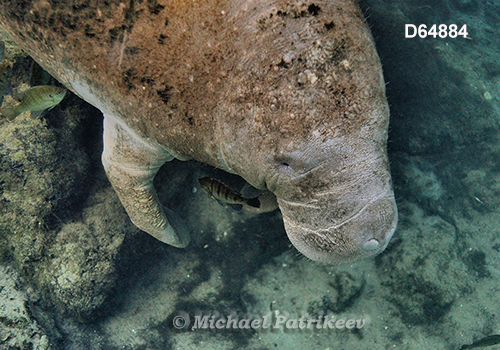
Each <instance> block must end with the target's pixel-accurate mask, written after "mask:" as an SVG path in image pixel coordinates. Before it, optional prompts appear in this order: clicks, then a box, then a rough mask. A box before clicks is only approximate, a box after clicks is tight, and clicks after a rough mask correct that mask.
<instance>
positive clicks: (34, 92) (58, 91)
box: [0, 85, 66, 120]
mask: <svg viewBox="0 0 500 350" xmlns="http://www.w3.org/2000/svg"><path fill="white" fill-rule="evenodd" d="M64 96H66V89H63V88H60V87H57V86H49V85H41V86H34V87H32V88H31V89H28V90H26V91H25V92H24V93H23V94H22V100H21V102H20V103H18V104H17V105H15V106H13V107H2V108H0V113H1V114H2V115H4V116H6V117H7V118H9V120H13V119H14V118H15V117H17V116H18V115H19V114H21V113H23V112H27V111H32V112H43V111H44V110H46V109H47V108H53V107H54V106H55V105H57V104H59V102H61V101H62V99H63V98H64Z"/></svg>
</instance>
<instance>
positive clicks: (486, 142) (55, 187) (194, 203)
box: [0, 0, 500, 350]
mask: <svg viewBox="0 0 500 350" xmlns="http://www.w3.org/2000/svg"><path fill="white" fill-rule="evenodd" d="M160 2H161V1H160ZM138 3H140V1H139V2H138ZM148 3H149V2H148ZM151 4H152V5H154V4H155V2H154V1H152V2H151ZM361 7H362V9H363V11H364V13H365V15H366V16H367V17H368V23H369V25H370V27H371V30H372V33H373V36H374V37H375V41H376V45H377V50H378V53H379V56H380V58H381V61H382V64H383V68H384V76H385V80H386V82H387V96H388V101H389V104H390V107H391V124H390V130H389V143H388V152H389V158H390V161H391V172H392V176H393V182H394V188H395V193H396V197H397V202H398V208H399V212H400V219H399V220H400V222H399V226H398V228H397V231H396V233H395V234H394V237H393V239H392V241H391V243H390V244H389V246H388V248H387V249H386V251H385V252H384V253H382V254H381V255H379V256H377V257H376V258H374V259H370V260H366V261H361V262H358V263H353V264H349V265H345V266H329V265H320V264H317V263H315V262H312V261H309V260H307V259H304V258H303V257H301V256H299V255H298V253H297V252H296V251H295V249H294V248H293V247H292V246H291V245H290V242H289V240H288V238H287V237H286V233H285V231H284V229H283V224H282V220H281V217H280V213H279V212H273V213H269V214H264V215H261V216H246V215H244V214H242V213H240V212H235V211H233V210H232V209H230V208H227V207H223V206H220V205H219V204H217V203H216V202H215V201H214V200H213V199H212V198H210V197H209V196H208V194H206V193H205V192H203V191H202V190H201V189H200V188H199V186H197V185H196V179H198V178H200V177H203V176H207V175H209V176H214V177H219V178H225V179H226V181H228V182H229V183H232V184H234V186H236V185H241V183H240V180H238V179H235V178H232V177H229V176H227V175H226V174H224V173H223V172H221V171H219V170H215V169H212V168H210V167H208V166H205V165H203V164H199V163H196V162H179V161H173V162H171V163H168V164H167V165H166V166H165V167H163V168H162V170H161V171H160V173H159V174H158V175H157V177H156V179H155V186H156V188H157V189H158V193H159V196H160V198H161V201H162V202H163V203H164V204H165V205H167V206H169V207H171V208H176V210H177V211H178V212H179V213H181V216H182V217H183V218H184V219H185V220H186V221H187V222H188V224H189V226H190V227H191V229H192V230H193V232H196V233H195V238H194V240H193V243H192V244H191V246H190V247H189V248H188V249H176V248H172V247H169V246H167V245H164V244H160V243H159V242H158V241H156V240H155V239H153V238H151V237H149V236H148V235H146V234H145V233H143V232H140V231H139V230H137V229H136V228H135V227H134V226H133V225H132V224H131V223H130V221H129V219H128V217H127V216H126V214H125V212H124V210H123V208H122V206H121V205H120V203H119V201H118V199H117V197H116V195H115V194H114V192H113V190H112V189H111V187H110V185H109V182H108V181H107V179H106V176H105V174H104V171H103V169H102V166H101V164H100V152H101V149H102V144H101V140H100V138H101V134H102V126H101V123H102V120H101V118H102V117H101V115H100V113H99V111H97V110H96V109H94V108H93V107H90V106H89V105H87V104H86V103H85V102H83V101H82V100H80V99H79V98H77V97H76V96H74V95H69V96H67V97H66V99H65V100H64V101H63V102H62V103H61V104H60V105H58V106H56V108H54V109H53V110H51V111H49V112H47V113H45V114H44V115H42V117H41V118H38V119H33V118H30V117H29V116H20V117H19V118H16V120H14V121H13V122H11V123H9V122H7V121H5V120H4V119H2V120H0V167H1V169H0V173H1V178H0V214H1V219H0V258H1V260H0V261H1V264H0V265H1V268H0V306H1V307H0V349H31V348H36V349H201V348H203V349H212V348H213V349H325V350H326V349H332V350H333V349H367V350H368V349H458V348H460V346H462V345H463V344H470V343H472V342H473V341H476V340H478V339H481V338H483V337H486V336H489V335H492V334H499V333H500V323H499V308H498V305H500V300H499V296H500V293H499V288H500V287H499V283H498V282H499V280H500V275H499V274H500V235H499V232H500V215H499V212H498V208H499V204H500V196H499V194H500V166H499V159H500V146H499V145H500V138H499V132H500V119H499V118H500V63H499V57H500V52H499V50H500V35H499V23H500V3H498V2H494V1H487V2H479V1H474V0H454V1H444V2H440V3H439V4H437V3H434V2H430V1H415V0H408V1H401V2H391V1H383V0H380V1H378V0H373V1H363V2H362V3H361ZM405 24H415V25H417V26H418V25H420V24H426V25H427V26H428V27H431V25H432V24H437V25H439V24H447V25H450V24H457V25H458V28H461V27H462V26H463V25H467V31H468V37H467V38H464V37H461V36H458V37H457V38H450V37H447V38H439V37H437V38H433V37H432V35H431V36H428V37H427V38H425V39H423V38H419V37H418V36H417V37H415V38H405V37H404V35H405ZM4 40H5V41H6V49H5V54H4V59H3V61H2V63H1V66H0V69H1V72H0V74H1V76H0V93H1V94H2V95H4V96H7V95H9V96H10V95H15V93H16V90H17V89H19V88H20V87H21V88H22V86H24V85H22V84H26V85H25V86H29V85H30V78H32V75H33V68H32V61H31V59H30V58H29V57H28V56H26V55H25V54H23V53H22V52H21V51H20V50H18V49H17V48H16V47H15V45H14V46H13V45H12V43H11V42H9V41H8V40H7V39H5V38H4ZM49 84H58V83H57V82H56V81H55V80H51V81H50V82H49ZM212 316H214V317H213V318H211V317H212ZM204 317H205V318H204ZM325 317H326V318H325ZM332 317H334V318H333V319H332ZM231 319H238V320H248V322H242V323H238V324H237V326H236V328H237V329H234V328H233V325H234V323H230V322H229V320H231ZM339 319H340V320H345V321H346V322H347V321H349V320H354V321H355V322H357V323H343V322H340V323H337V320H339ZM204 320H205V321H204ZM216 320H223V321H221V322H219V323H216V322H215V321H216ZM254 320H257V321H258V322H257V321H256V322H257V323H253V326H252V323H251V322H252V321H254ZM264 321H266V322H268V325H270V327H265V325H264V324H263V322H264ZM286 321H289V322H288V323H287V322H286ZM184 322H188V323H187V324H188V325H189V326H187V325H186V326H185V323H184ZM238 322H239V321H238ZM228 324H229V325H230V327H229V328H228V327H227V326H228ZM347 324H349V325H355V326H353V327H352V329H346V327H345V325H347ZM193 326H197V328H195V329H193ZM275 326H279V327H276V328H275Z"/></svg>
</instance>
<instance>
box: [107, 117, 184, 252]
mask: <svg viewBox="0 0 500 350" xmlns="http://www.w3.org/2000/svg"><path fill="white" fill-rule="evenodd" d="M103 138H104V150H103V153H102V163H103V165H104V169H105V171H106V175H107V176H108V179H109V181H110V182H111V184H112V185H113V188H114V189H115V191H116V193H117V194H118V197H119V198H120V201H121V202H122V204H123V206H124V207H125V210H126V211H127V213H128V215H129V217H130V219H131V220H132V222H133V223H134V224H135V225H136V226H137V227H138V228H140V229H141V230H143V231H145V232H147V233H149V234H150V235H152V236H153V237H155V238H156V239H158V240H160V241H162V242H164V243H167V244H170V245H173V246H174V247H178V248H184V247H186V246H187V245H188V244H189V241H190V234H189V230H188V229H187V227H186V225H185V224H184V222H183V221H182V219H181V218H180V217H178V216H177V214H175V213H174V212H173V211H172V210H170V209H167V208H162V205H161V204H160V202H159V200H158V195H157V194H156V190H155V189H154V187H153V179H154V177H155V175H156V173H157V172H158V170H159V169H160V168H161V166H162V165H163V164H164V163H165V162H167V161H171V160H172V159H173V158H174V157H173V156H172V155H171V154H170V153H168V152H167V151H166V150H165V149H164V148H162V147H161V146H160V145H158V144H155V143H153V142H150V141H148V140H145V139H144V138H141V137H140V136H139V135H137V134H136V133H135V132H134V131H132V130H131V129H130V128H129V127H128V126H127V125H126V124H125V123H124V122H122V121H121V120H119V119H118V118H116V117H115V116H113V115H105V116H104V134H103Z"/></svg>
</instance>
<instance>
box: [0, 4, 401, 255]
mask: <svg viewBox="0 0 500 350" xmlns="http://www.w3.org/2000/svg"><path fill="white" fill-rule="evenodd" d="M0 27H1V29H2V30H3V31H5V32H7V33H8V35H9V36H10V37H11V38H12V40H13V41H14V42H16V43H17V44H18V45H19V46H20V47H21V48H22V49H23V50H25V52H26V53H27V54H29V55H30V56H31V57H32V58H33V59H34V60H35V61H36V62H37V63H38V64H39V65H40V66H41V67H43V69H45V70H46V71H48V72H49V73H50V74H51V75H52V76H53V77H55V78H56V79H58V80H59V82H60V83H62V84H63V85H64V86H66V87H67V88H68V89H70V90H71V91H72V92H74V93H75V94H77V95H78V96H80V97H81V98H82V99H84V100H85V101H87V102H88V103H90V104H92V105H93V106H95V107H97V108H98V109H99V110H101V111H102V113H103V115H104V133H103V138H104V150H103V153H102V163H103V165H104V169H105V171H106V174H107V176H108V179H109V181H110V182H111V184H112V186H113V187H114V189H115V191H116V193H117V194H118V196H119V198H120V200H121V202H122V204H123V206H124V207H125V209H126V211H127V213H128V215H129V217H130V219H131V220H132V222H133V223H134V224H135V225H136V226H137V227H138V228H140V229H141V230H143V231H145V232H147V233H149V234H151V235H152V236H154V237H155V238H157V239H158V240H160V241H162V242H165V243H167V244H170V245H172V246H175V247H186V246H187V245H188V243H189V241H190V232H189V230H188V229H187V228H186V225H185V224H184V223H183V221H182V220H181V219H180V218H179V217H178V216H177V214H175V213H174V211H172V210H171V209H168V208H164V207H162V205H160V203H159V200H158V196H157V193H156V191H155V189H154V187H153V178H154V176H155V174H156V173H157V171H158V169H159V168H160V167H161V166H162V165H163V164H164V163H166V162H168V161H170V160H172V159H174V158H176V159H179V160H196V161H199V162H203V163H206V164H209V165H211V166H214V167H217V168H219V169H222V170H224V171H226V172H229V173H233V174H237V175H239V176H241V177H242V178H243V179H245V180H246V181H247V182H248V183H249V184H250V185H251V186H253V187H254V188H256V189H259V190H261V191H265V193H266V194H267V195H266V196H262V198H267V199H268V203H262V207H263V208H267V209H268V210H272V209H276V205H273V203H276V204H277V206H278V207H279V210H280V211H281V213H282V217H283V221H284V227H285V230H286V232H287V235H288V237H289V239H290V241H291V242H292V244H293V245H294V246H295V247H296V248H297V249H298V250H299V251H300V252H301V253H302V254H303V255H305V256H306V257H308V258H310V259H312V260H316V261H320V262H325V263H333V264H342V263H348V262H352V261H356V260H359V259H363V258H367V257H370V256H373V255H375V254H378V253H380V252H382V251H383V250H384V249H385V247H386V246H387V244H388V242H389V240H390V238H391V236H392V235H393V233H394V230H395V228H396V224H397V207H396V204H395V200H394V194H393V189H392V184H391V177H390V172H389V162H388V157H387V150H386V148H387V129H388V123H389V108H388V103H387V99H386V97H385V84H384V79H383V76H382V68H381V64H380V59H379V57H378V55H377V52H376V49H375V46H374V40H373V38H372V36H371V33H370V30H369V28H368V25H367V24H366V22H365V19H364V17H363V14H362V13H361V11H360V9H359V7H358V5H357V3H356V1H354V0H328V1H323V0H314V1H305V2H304V1H294V0H290V1H284V0H278V1H270V0H217V1H215V0H206V1H179V0H148V1H145V0H139V1H137V0H130V1H124V0H121V1H120V0H92V1H90V0H65V1H51V0H49V1H47V0H9V1H2V2H1V4H0Z"/></svg>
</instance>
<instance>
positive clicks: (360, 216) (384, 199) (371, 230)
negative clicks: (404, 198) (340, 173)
mask: <svg viewBox="0 0 500 350" xmlns="http://www.w3.org/2000/svg"><path fill="white" fill-rule="evenodd" d="M278 202H279V200H278ZM280 207H281V205H280ZM282 211H283V210H282ZM283 221H284V223H285V230H286V232H287V234H288V237H289V239H290V241H291V242H292V244H293V245H294V246H295V247H296V248H297V249H298V250H299V251H300V252H301V253H302V254H304V255H305V256H306V257H308V258H310V259H312V260H315V261H320V262H324V263H329V264H345V263H349V262H352V261H356V260H360V259H366V258H368V257H371V256H374V255H377V254H379V253H381V252H382V251H383V250H384V249H385V248H386V247H387V244H388V243H389V241H390V239H391V237H392V235H393V233H394V231H395V229H396V225H397V221H398V212H397V207H396V202H395V200H394V195H393V193H392V191H390V192H388V193H387V194H385V195H383V196H381V197H378V198H375V199H372V200H371V201H369V202H368V203H367V204H366V205H365V206H364V207H363V208H362V209H361V210H360V211H359V212H357V213H355V214H354V215H353V216H351V217H349V218H347V219H345V220H344V221H342V222H340V223H338V224H334V225H332V226H330V227H318V228H313V227H311V226H308V227H304V226H301V225H300V224H299V223H298V222H296V221H294V219H293V217H288V216H286V215H285V214H284V215H283Z"/></svg>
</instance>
